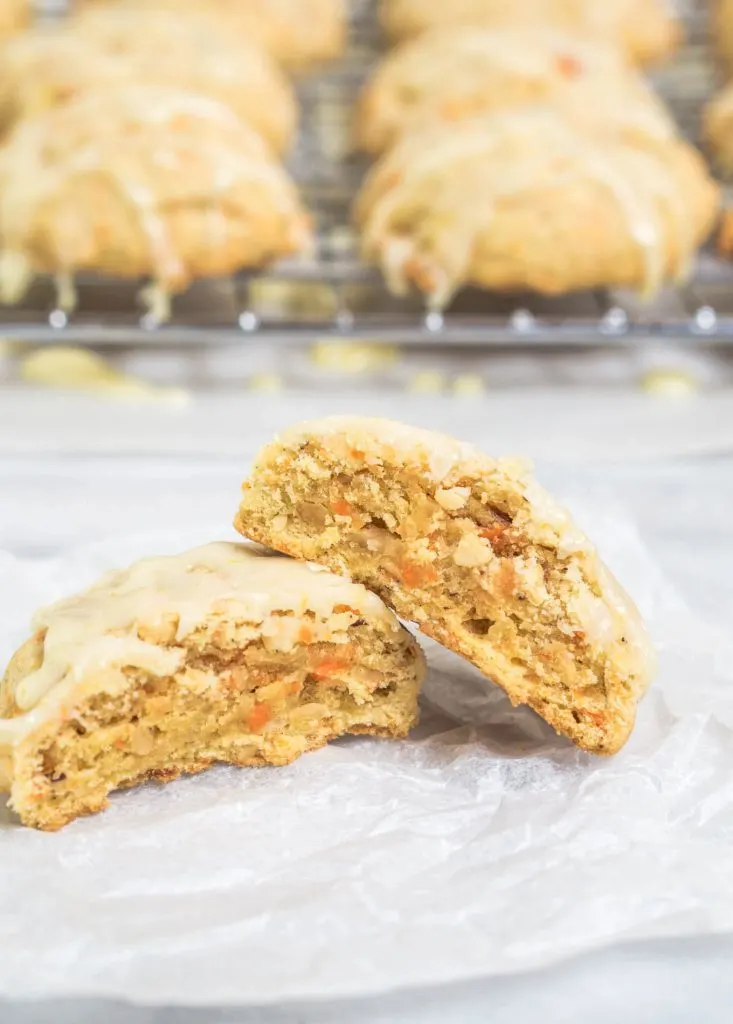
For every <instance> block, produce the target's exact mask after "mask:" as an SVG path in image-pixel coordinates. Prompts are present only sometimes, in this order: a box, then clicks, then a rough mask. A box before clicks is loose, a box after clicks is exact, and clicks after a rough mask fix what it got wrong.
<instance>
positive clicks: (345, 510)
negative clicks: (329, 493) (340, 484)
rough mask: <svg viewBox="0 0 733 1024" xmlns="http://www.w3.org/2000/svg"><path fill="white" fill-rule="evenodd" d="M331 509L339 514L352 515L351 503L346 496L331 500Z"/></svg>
mask: <svg viewBox="0 0 733 1024" xmlns="http://www.w3.org/2000/svg"><path fill="white" fill-rule="evenodd" d="M331 511H332V512H334V513H335V514H336V515H337V516H350V515H351V505H350V504H349V503H348V501H347V500H346V498H339V499H338V501H332V502H331Z"/></svg>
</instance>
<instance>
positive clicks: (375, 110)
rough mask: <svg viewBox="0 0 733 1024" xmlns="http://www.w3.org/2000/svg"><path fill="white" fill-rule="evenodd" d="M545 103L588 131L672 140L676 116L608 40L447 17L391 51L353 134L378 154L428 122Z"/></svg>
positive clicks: (368, 87) (365, 93)
mask: <svg viewBox="0 0 733 1024" xmlns="http://www.w3.org/2000/svg"><path fill="white" fill-rule="evenodd" d="M533 103H536V104H548V105H549V106H551V107H552V108H553V109H556V110H558V111H560V112H561V113H562V114H563V115H564V116H565V117H567V118H568V119H569V120H570V121H572V123H573V124H576V125H578V126H579V127H583V128H585V129H586V130H588V131H590V132H618V133H621V134H623V135H628V136H631V137H632V138H633V137H637V136H638V137H640V138H641V139H646V138H652V139H670V138H673V137H674V135H675V132H676V129H675V124H674V121H673V119H672V117H671V116H670V114H669V112H668V111H667V109H666V107H665V105H664V104H663V103H662V101H661V100H660V99H659V97H658V96H657V95H656V93H654V91H653V90H652V89H651V87H650V86H649V85H648V83H647V81H646V80H645V79H644V78H643V76H642V75H641V74H640V73H639V72H637V71H636V70H635V69H634V68H631V67H629V65H628V63H627V61H625V60H624V58H623V55H622V54H621V52H620V51H619V50H618V49H617V48H616V47H615V46H613V45H612V44H609V43H604V42H601V41H593V40H588V39H586V38H583V37H581V36H575V35H571V34H569V33H564V32H560V31H557V30H552V29H541V28H533V27H529V28H517V27H516V26H514V27H511V26H510V27H504V28H502V27H499V28H483V27H481V26H462V25H461V26H449V27H447V28H444V29H436V30H433V31H430V32H425V33H424V34H423V35H421V36H418V37H417V38H416V39H414V40H411V41H410V42H407V43H405V44H404V45H402V46H399V47H397V48H396V49H395V50H393V51H392V52H391V53H389V54H388V55H387V56H386V57H385V59H384V60H383V61H382V63H381V64H380V65H379V66H378V67H377V69H376V70H375V71H374V73H373V75H372V77H371V79H370V81H369V82H368V83H367V85H366V87H365V89H364V91H363V93H362V96H361V101H360V104H359V109H358V114H357V125H356V139H357V143H358V145H359V146H360V148H361V149H363V150H366V151H367V152H370V153H378V152H381V151H382V150H384V149H386V148H387V147H389V146H390V145H392V144H393V143H394V142H395V141H396V140H397V139H399V138H400V136H402V135H404V134H405V133H406V132H408V131H414V130H416V129H419V128H423V127H425V126H426V125H431V124H446V125H452V124H455V123H456V122H458V121H461V120H463V119H465V118H468V117H473V116H475V115H477V114H481V113H493V112H502V111H507V110H513V109H516V108H519V107H522V106H526V105H527V104H533Z"/></svg>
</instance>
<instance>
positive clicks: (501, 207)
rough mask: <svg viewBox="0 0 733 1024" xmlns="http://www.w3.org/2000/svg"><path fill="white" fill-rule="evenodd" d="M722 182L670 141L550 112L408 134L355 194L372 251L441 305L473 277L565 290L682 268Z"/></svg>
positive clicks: (656, 279)
mask: <svg viewBox="0 0 733 1024" xmlns="http://www.w3.org/2000/svg"><path fill="white" fill-rule="evenodd" d="M718 198H719V190H718V187H717V186H716V185H715V183H714V182H713V181H712V179H711V178H710V176H709V174H708V171H707V169H706V167H705V165H704V163H703V161H702V159H701V157H700V156H699V154H698V153H697V152H696V151H695V150H694V149H693V148H692V147H690V146H689V145H687V144H686V143H684V142H682V141H677V140H675V139H672V140H669V141H664V140H660V141H652V140H651V139H648V140H646V141H645V143H644V144H643V145H636V144H632V143H631V142H629V141H627V140H623V139H619V138H615V137H612V136H608V137H600V136H598V137H596V136H592V135H590V134H589V133H587V132H583V131H580V130H579V129H576V128H575V127H574V126H572V125H570V124H569V123H568V122H567V120H566V119H565V118H563V117H561V116H560V115H559V114H557V113H555V112H553V111H550V110H546V109H534V108H531V109H523V110H521V111H514V112H511V113H507V114H496V115H484V116H483V117H477V118H472V119H467V120H465V121H461V122H458V123H457V124H455V125H452V126H451V127H450V128H447V127H446V126H444V125H438V126H431V127H430V128H426V129H425V130H423V131H420V132H414V133H412V134H410V135H408V136H405V137H404V138H403V139H402V140H401V141H400V142H399V143H398V144H397V145H396V146H394V147H393V149H391V150H390V151H389V152H388V153H387V155H386V156H385V157H383V158H382V159H381V160H380V161H379V162H378V163H377V164H376V166H375V167H374V169H373V170H372V172H371V174H370V175H369V176H368V177H367V180H366V182H365V184H364V186H363V188H362V191H361V193H360V195H359V197H358V199H357V204H356V210H355V212H356V219H357V222H358V224H359V225H360V227H361V230H362V235H363V252H364V256H365V257H366V259H367V260H370V261H372V262H374V263H377V264H379V265H380V266H381V267H382V269H383V271H384V273H385V276H386V278H387V282H388V284H389V286H390V288H391V289H392V290H393V291H394V292H395V293H397V294H403V293H405V292H406V291H407V290H408V288H409V287H411V286H415V287H417V288H418V289H419V290H420V291H422V292H423V293H424V294H425V295H426V297H427V299H428V301H429V303H430V304H431V305H432V306H434V307H438V308H439V307H441V306H444V305H446V304H447V303H448V302H449V301H450V299H451V297H452V296H453V294H454V293H455V292H456V291H457V290H458V289H459V288H460V287H461V286H462V285H465V284H475V285H480V286H483V287H486V288H493V289H497V290H508V291H511V290H521V289H531V290H534V291H537V292H542V293H545V294H560V293H564V292H569V291H573V290H576V289H583V288H592V287H602V286H628V287H633V288H637V289H639V290H640V291H641V292H642V293H643V294H647V295H650V294H653V293H654V292H656V291H657V290H658V288H659V287H660V285H661V284H662V283H663V282H664V281H665V280H666V279H667V278H669V277H676V278H682V277H684V276H685V275H686V274H687V272H688V269H689V266H690V263H691V260H692V258H693V256H694V254H695V251H696V249H697V246H698V245H699V244H700V243H701V242H702V241H703V240H704V239H705V238H706V236H707V235H708V233H709V232H710V230H711V228H712V225H713V221H714V218H715V214H716V211H717V207H718Z"/></svg>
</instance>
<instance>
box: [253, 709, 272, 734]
mask: <svg viewBox="0 0 733 1024" xmlns="http://www.w3.org/2000/svg"><path fill="white" fill-rule="evenodd" d="M271 718H272V708H271V707H270V705H269V704H264V703H263V704H255V706H254V707H253V708H252V710H251V711H250V713H249V715H248V716H247V728H248V729H249V730H250V732H262V730H263V729H264V728H265V726H266V725H267V723H268V722H269V721H270V719H271Z"/></svg>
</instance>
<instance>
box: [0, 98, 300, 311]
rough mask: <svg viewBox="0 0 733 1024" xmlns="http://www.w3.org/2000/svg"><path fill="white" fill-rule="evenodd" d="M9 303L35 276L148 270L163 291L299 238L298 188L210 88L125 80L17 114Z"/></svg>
mask: <svg viewBox="0 0 733 1024" xmlns="http://www.w3.org/2000/svg"><path fill="white" fill-rule="evenodd" d="M0 186H1V187H0V239H1V241H2V247H3V258H2V261H1V266H2V273H1V274H0V277H2V281H0V285H2V288H3V291H4V294H5V297H6V299H12V298H17V297H18V295H19V294H22V292H23V289H24V287H26V286H27V283H28V280H29V278H30V277H32V275H33V274H34V273H35V272H49V273H68V274H73V273H75V272H77V271H79V270H96V271H98V272H100V273H114V274H121V275H123V276H127V277H139V276H145V275H150V276H151V277H153V278H154V280H155V281H156V282H157V283H158V284H159V285H160V286H161V288H163V289H167V290H170V291H175V290H178V289H181V288H183V287H185V286H186V285H187V284H188V282H189V281H190V280H191V278H192V277H195V276H204V275H206V274H222V273H231V272H232V271H234V270H235V269H237V268H239V267H243V266H248V265H249V266H256V265H260V264H262V263H263V262H267V261H268V260H270V259H273V258H276V257H278V256H281V255H286V254H288V253H292V252H297V251H300V250H302V249H304V248H307V247H308V245H309V244H310V238H311V236H310V229H309V224H308V218H307V216H306V214H305V212H304V211H303V209H302V207H301V205H300V201H299V197H298V193H297V190H296V188H295V186H294V184H293V183H292V181H291V180H290V178H289V176H288V175H287V173H286V172H285V171H284V170H283V168H282V167H281V166H280V165H279V163H277V161H276V160H275V159H274V157H273V156H272V155H271V152H270V150H269V148H268V146H267V144H266V143H265V142H264V141H263V140H262V138H261V137H260V136H259V135H258V134H257V132H255V131H254V129H252V128H250V127H249V126H248V125H246V124H244V123H243V122H242V121H241V120H240V119H239V118H238V117H237V116H236V115H235V114H234V113H233V112H232V111H231V110H230V109H229V108H228V107H226V106H224V105H223V104H221V103H218V102H216V101H214V100H210V99H208V98H207V97H203V96H200V95H198V94H195V93H187V92H185V91H181V90H175V89H166V88H163V87H154V86H150V87H147V86H144V85H132V86H124V87H123V86H121V87H119V88H110V89H106V90H102V91H100V92H98V93H97V92H95V93H92V94H89V95H85V96H82V97H79V98H78V99H76V100H74V101H73V102H70V103H68V104H66V105H64V106H62V107H58V108H55V109H52V110H49V111H46V112H45V113H44V114H41V115H39V116H38V117H35V118H30V119H27V120H25V121H22V122H21V123H20V124H19V125H18V126H17V128H16V129H15V131H14V132H13V133H12V135H11V136H10V138H9V140H8V142H7V143H6V145H5V147H4V148H3V150H2V153H1V154H0Z"/></svg>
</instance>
